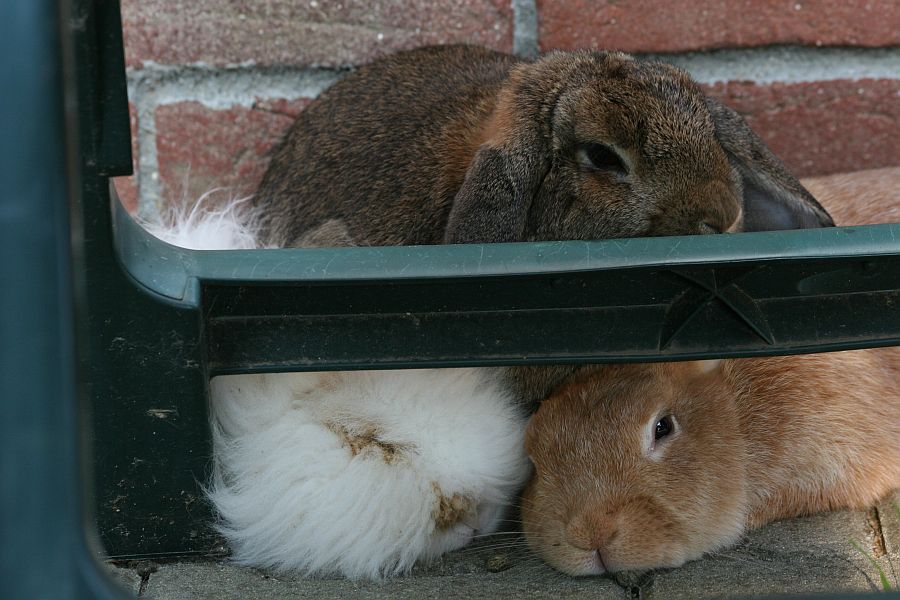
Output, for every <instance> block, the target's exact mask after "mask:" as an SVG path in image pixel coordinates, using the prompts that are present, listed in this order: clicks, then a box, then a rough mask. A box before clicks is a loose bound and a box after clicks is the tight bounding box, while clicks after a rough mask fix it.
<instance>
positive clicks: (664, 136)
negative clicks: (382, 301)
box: [255, 46, 832, 247]
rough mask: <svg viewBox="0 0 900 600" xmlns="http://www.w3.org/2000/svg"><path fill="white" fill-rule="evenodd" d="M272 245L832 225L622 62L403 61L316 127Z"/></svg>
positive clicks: (291, 172)
mask: <svg viewBox="0 0 900 600" xmlns="http://www.w3.org/2000/svg"><path fill="white" fill-rule="evenodd" d="M255 202H256V204H257V206H259V207H260V208H261V210H262V213H263V231H262V238H263V239H262V240H260V241H261V243H262V244H263V245H268V246H279V247H281V246H302V245H310V243H311V242H310V240H312V243H313V244H314V245H326V244H328V243H331V244H333V245H349V244H357V245H364V246H370V245H401V244H440V243H466V242H504V241H532V240H559V239H601V238H613V237H634V236H646V235H676V234H692V233H715V232H722V231H731V230H762V229H792V228H799V227H819V226H829V225H832V221H831V218H830V217H829V216H828V214H827V213H826V212H825V211H824V210H823V209H822V207H821V206H820V205H819V204H818V203H817V202H816V200H815V199H814V198H813V197H812V195H810V194H809V192H807V191H806V190H805V189H804V188H803V186H802V185H800V183H799V182H798V181H797V180H796V179H795V178H794V177H793V176H792V175H791V174H790V173H789V172H788V171H787V170H786V169H785V168H784V166H783V165H782V164H781V162H780V161H779V160H778V159H777V158H776V157H775V156H774V155H773V154H772V153H771V152H770V151H769V150H768V149H767V148H766V147H765V145H764V144H763V143H762V142H761V141H760V140H759V138H758V137H757V136H756V135H755V134H753V132H752V131H751V130H750V129H749V127H748V126H747V125H746V123H744V121H743V120H742V119H741V118H740V117H739V116H738V115H737V114H736V113H735V112H734V111H732V110H731V109H729V108H727V107H725V106H723V105H722V104H720V103H718V102H716V101H714V100H711V99H708V98H706V97H705V96H704V95H703V93H702V91H701V90H700V88H699V87H698V86H697V85H696V83H694V82H693V81H692V80H691V79H690V77H689V76H688V75H687V74H686V73H685V72H684V71H682V70H680V69H677V68H675V67H672V66H669V65H666V64H663V63H657V62H640V61H637V60H635V59H633V58H632V57H630V56H628V55H626V54H621V53H607V52H594V51H587V50H584V51H575V52H551V53H549V54H547V55H545V56H543V57H542V58H539V59H538V60H536V61H533V62H532V61H527V60H524V59H520V58H516V57H513V56H510V55H507V54H501V53H497V52H494V51H491V50H487V49H483V48H478V47H472V46H439V47H429V48H421V49H418V50H413V51H409V52H402V53H399V54H395V55H392V56H389V57H387V58H385V59H382V60H379V61H376V62H374V63H372V64H370V65H368V66H365V67H362V68H360V69H359V70H357V71H355V72H354V73H351V74H350V75H348V76H347V77H346V78H344V79H343V80H341V81H340V82H338V83H337V84H335V85H334V86H332V87H331V88H329V89H328V90H327V91H325V92H324V93H323V94H322V95H321V96H320V97H319V98H318V99H316V100H315V101H314V102H313V103H311V104H310V105H309V106H308V107H307V108H306V110H304V111H303V112H302V113H301V114H300V116H299V117H298V118H297V121H296V122H295V124H294V125H293V127H292V128H291V130H290V131H289V132H288V134H287V136H286V137H285V139H284V141H283V142H282V144H281V146H280V147H279V148H278V149H277V150H276V152H275V154H274V155H273V158H272V161H271V163H270V166H269V168H268V171H267V172H266V173H265V175H264V177H263V179H262V182H261V183H260V186H259V189H258V190H257V194H256V198H255Z"/></svg>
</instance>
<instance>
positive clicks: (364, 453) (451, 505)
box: [148, 201, 530, 579]
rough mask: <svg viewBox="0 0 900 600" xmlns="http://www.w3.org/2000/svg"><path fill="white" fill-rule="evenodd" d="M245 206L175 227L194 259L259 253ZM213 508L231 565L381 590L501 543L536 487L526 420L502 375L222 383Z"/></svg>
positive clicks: (197, 215)
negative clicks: (476, 542) (463, 550)
mask: <svg viewBox="0 0 900 600" xmlns="http://www.w3.org/2000/svg"><path fill="white" fill-rule="evenodd" d="M253 223H254V219H253V214H252V212H249V209H247V208H245V204H243V203H242V202H241V201H234V202H231V203H229V204H228V205H226V207H225V208H223V209H220V210H215V211H204V210H203V209H202V207H200V208H195V209H193V210H191V211H184V212H175V213H172V214H171V215H169V219H168V222H167V223H166V224H164V225H151V226H148V229H150V230H151V231H152V232H153V233H154V235H156V236H157V237H160V238H161V239H163V240H165V241H168V242H170V243H174V244H177V245H180V246H184V247H189V248H194V249H207V250H212V249H241V248H245V249H246V248H253V247H255V245H256V242H255V231H254V225H253ZM210 418H211V426H212V430H213V452H214V473H213V479H212V481H211V482H210V485H209V488H208V489H207V495H208V497H209V499H210V501H211V502H212V504H213V506H214V507H215V509H216V512H217V513H218V515H219V518H220V523H219V525H218V528H219V530H220V531H221V532H222V533H223V534H224V535H225V537H226V538H227V539H228V542H229V544H230V546H231V549H232V552H233V559H234V560H235V561H237V562H238V563H241V564H246V565H252V566H257V567H265V568H270V569H273V570H275V571H278V572H282V573H291V574H340V575H344V576H346V577H350V578H355V579H356V578H373V579H377V578H381V577H385V576H390V575H396V574H401V573H404V572H406V571H408V570H409V569H410V568H411V567H412V566H413V565H414V564H415V562H416V561H418V560H423V559H425V560H427V559H430V558H434V557H437V556H439V555H440V554H442V553H444V552H447V551H450V550H453V549H456V548H459V547H461V546H463V545H465V544H467V543H468V542H469V541H471V540H472V538H473V537H474V535H475V534H476V533H487V532H490V531H493V530H495V529H496V528H497V527H498V525H499V523H500V522H501V520H502V516H503V513H504V510H505V507H506V506H507V505H508V504H509V503H510V501H511V500H512V499H513V497H514V495H515V494H516V493H517V492H518V491H519V489H520V488H521V487H522V486H523V485H524V483H525V481H526V480H527V477H528V475H529V473H530V463H529V461H528V459H527V457H526V455H525V452H524V445H523V439H524V429H525V425H526V419H527V417H526V411H525V409H524V408H523V407H520V406H518V405H517V403H516V401H515V399H514V396H513V393H512V392H511V391H510V390H509V389H508V386H505V385H504V384H503V379H502V371H500V370H498V369H426V370H408V371H355V372H353V371H348V372H330V373H269V374H255V375H230V376H222V377H216V378H214V379H213V380H212V382H211V388H210Z"/></svg>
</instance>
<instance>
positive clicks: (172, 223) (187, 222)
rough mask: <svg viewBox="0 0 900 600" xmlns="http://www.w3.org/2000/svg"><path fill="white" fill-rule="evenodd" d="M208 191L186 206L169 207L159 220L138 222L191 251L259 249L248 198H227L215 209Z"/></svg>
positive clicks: (253, 211) (254, 213)
mask: <svg viewBox="0 0 900 600" xmlns="http://www.w3.org/2000/svg"><path fill="white" fill-rule="evenodd" d="M219 191H221V190H218V189H216V190H210V191H208V192H206V193H205V194H203V195H202V196H200V198H199V199H198V200H197V202H196V203H194V205H193V206H192V207H190V208H188V207H186V206H180V207H172V208H171V209H169V211H168V212H167V213H166V214H164V215H163V216H162V218H161V222H158V223H153V222H149V221H141V225H142V226H143V227H144V229H146V230H147V231H149V232H150V233H152V234H153V235H154V236H156V237H158V238H159V239H161V240H162V241H164V242H168V243H169V244H173V245H175V246H180V247H182V248H189V249H191V250H251V249H254V248H259V247H260V244H259V242H258V236H257V232H258V230H259V214H258V211H257V210H256V209H255V208H254V207H253V206H251V205H250V198H249V197H247V198H231V199H229V200H228V201H227V202H226V203H224V204H223V205H221V206H218V207H215V208H207V205H210V204H212V197H213V195H214V194H215V193H216V192H219Z"/></svg>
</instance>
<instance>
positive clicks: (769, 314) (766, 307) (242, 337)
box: [116, 209, 900, 374]
mask: <svg viewBox="0 0 900 600" xmlns="http://www.w3.org/2000/svg"><path fill="white" fill-rule="evenodd" d="M117 217H118V218H117V224H116V225H117V227H116V231H117V242H118V245H119V248H120V252H121V257H122V260H123V263H124V266H125V269H126V270H127V271H128V272H129V273H131V275H132V276H133V277H134V278H135V280H137V281H140V282H142V285H144V286H146V287H147V289H148V290H153V291H154V292H155V293H157V294H159V295H160V296H161V297H164V298H166V299H168V300H171V301H175V302H177V303H180V304H181V305H184V306H202V312H203V314H204V317H205V327H206V330H207V335H208V342H209V343H208V351H209V356H208V359H209V363H208V365H209V369H210V372H211V373H213V374H215V373H229V372H247V371H265V370H293V369H309V368H315V369H322V368H362V367H371V366H374V365H377V366H382V367H415V366H438V365H464V364H519V363H523V362H532V363H534V362H543V363H551V362H581V361H643V360H663V359H682V358H696V357H705V356H711V355H716V356H751V355H755V354H785V353H799V352H813V351H824V350H837V349H849V348H861V347H867V346H874V345H889V344H896V343H900V305H898V304H897V300H898V297H900V248H898V242H897V240H898V239H900V224H890V225H872V226H866V227H845V228H830V229H819V230H807V231H790V232H767V233H751V234H735V235H728V236H689V237H673V238H645V239H630V240H609V241H599V242H550V243H538V244H493V245H484V246H421V247H396V248H348V249H340V250H332V249H315V250H255V251H215V252H211V251H191V250H184V249H181V248H175V247H172V246H169V245H168V244H165V243H163V242H160V241H159V240H157V239H156V238H153V237H152V236H149V235H148V234H147V233H146V232H144V231H143V230H142V229H140V227H138V226H137V225H135V224H134V223H133V222H132V221H131V219H130V218H129V217H128V215H127V214H125V213H124V212H123V211H122V210H121V209H120V210H119V211H118V215H117Z"/></svg>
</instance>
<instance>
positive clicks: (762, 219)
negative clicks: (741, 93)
mask: <svg viewBox="0 0 900 600" xmlns="http://www.w3.org/2000/svg"><path fill="white" fill-rule="evenodd" d="M706 103H707V106H708V108H709V112H710V114H711V115H712V118H713V122H714V123H715V125H716V137H717V138H718V140H719V143H720V144H721V145H722V148H723V149H724V150H725V152H727V153H728V157H729V158H730V159H731V162H732V163H733V164H734V166H735V167H736V168H737V170H738V172H739V173H740V175H741V180H742V183H743V188H744V192H743V200H744V226H743V231H774V230H782V229H808V228H815V227H833V226H834V221H833V220H832V218H831V215H829V214H828V212H827V211H826V210H825V209H824V208H822V205H821V204H819V203H818V202H817V201H816V199H815V198H814V197H813V196H812V194H810V193H809V192H808V191H807V190H806V188H804V187H803V185H802V184H801V183H800V182H799V181H798V180H797V178H796V177H794V176H793V175H791V173H790V172H789V171H788V170H787V168H785V166H784V164H783V163H782V162H781V161H780V160H779V159H778V157H777V156H775V155H774V154H772V151H771V150H769V149H768V147H766V145H765V144H764V143H763V141H762V140H761V139H759V137H758V136H757V135H756V134H755V133H754V132H753V130H752V129H750V126H749V125H747V123H746V122H745V121H744V119H742V118H741V116H740V115H738V114H737V113H736V112H735V111H734V110H732V109H731V108H729V107H727V106H725V105H724V104H722V103H721V102H719V101H718V100H715V99H713V98H707V99H706Z"/></svg>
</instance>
